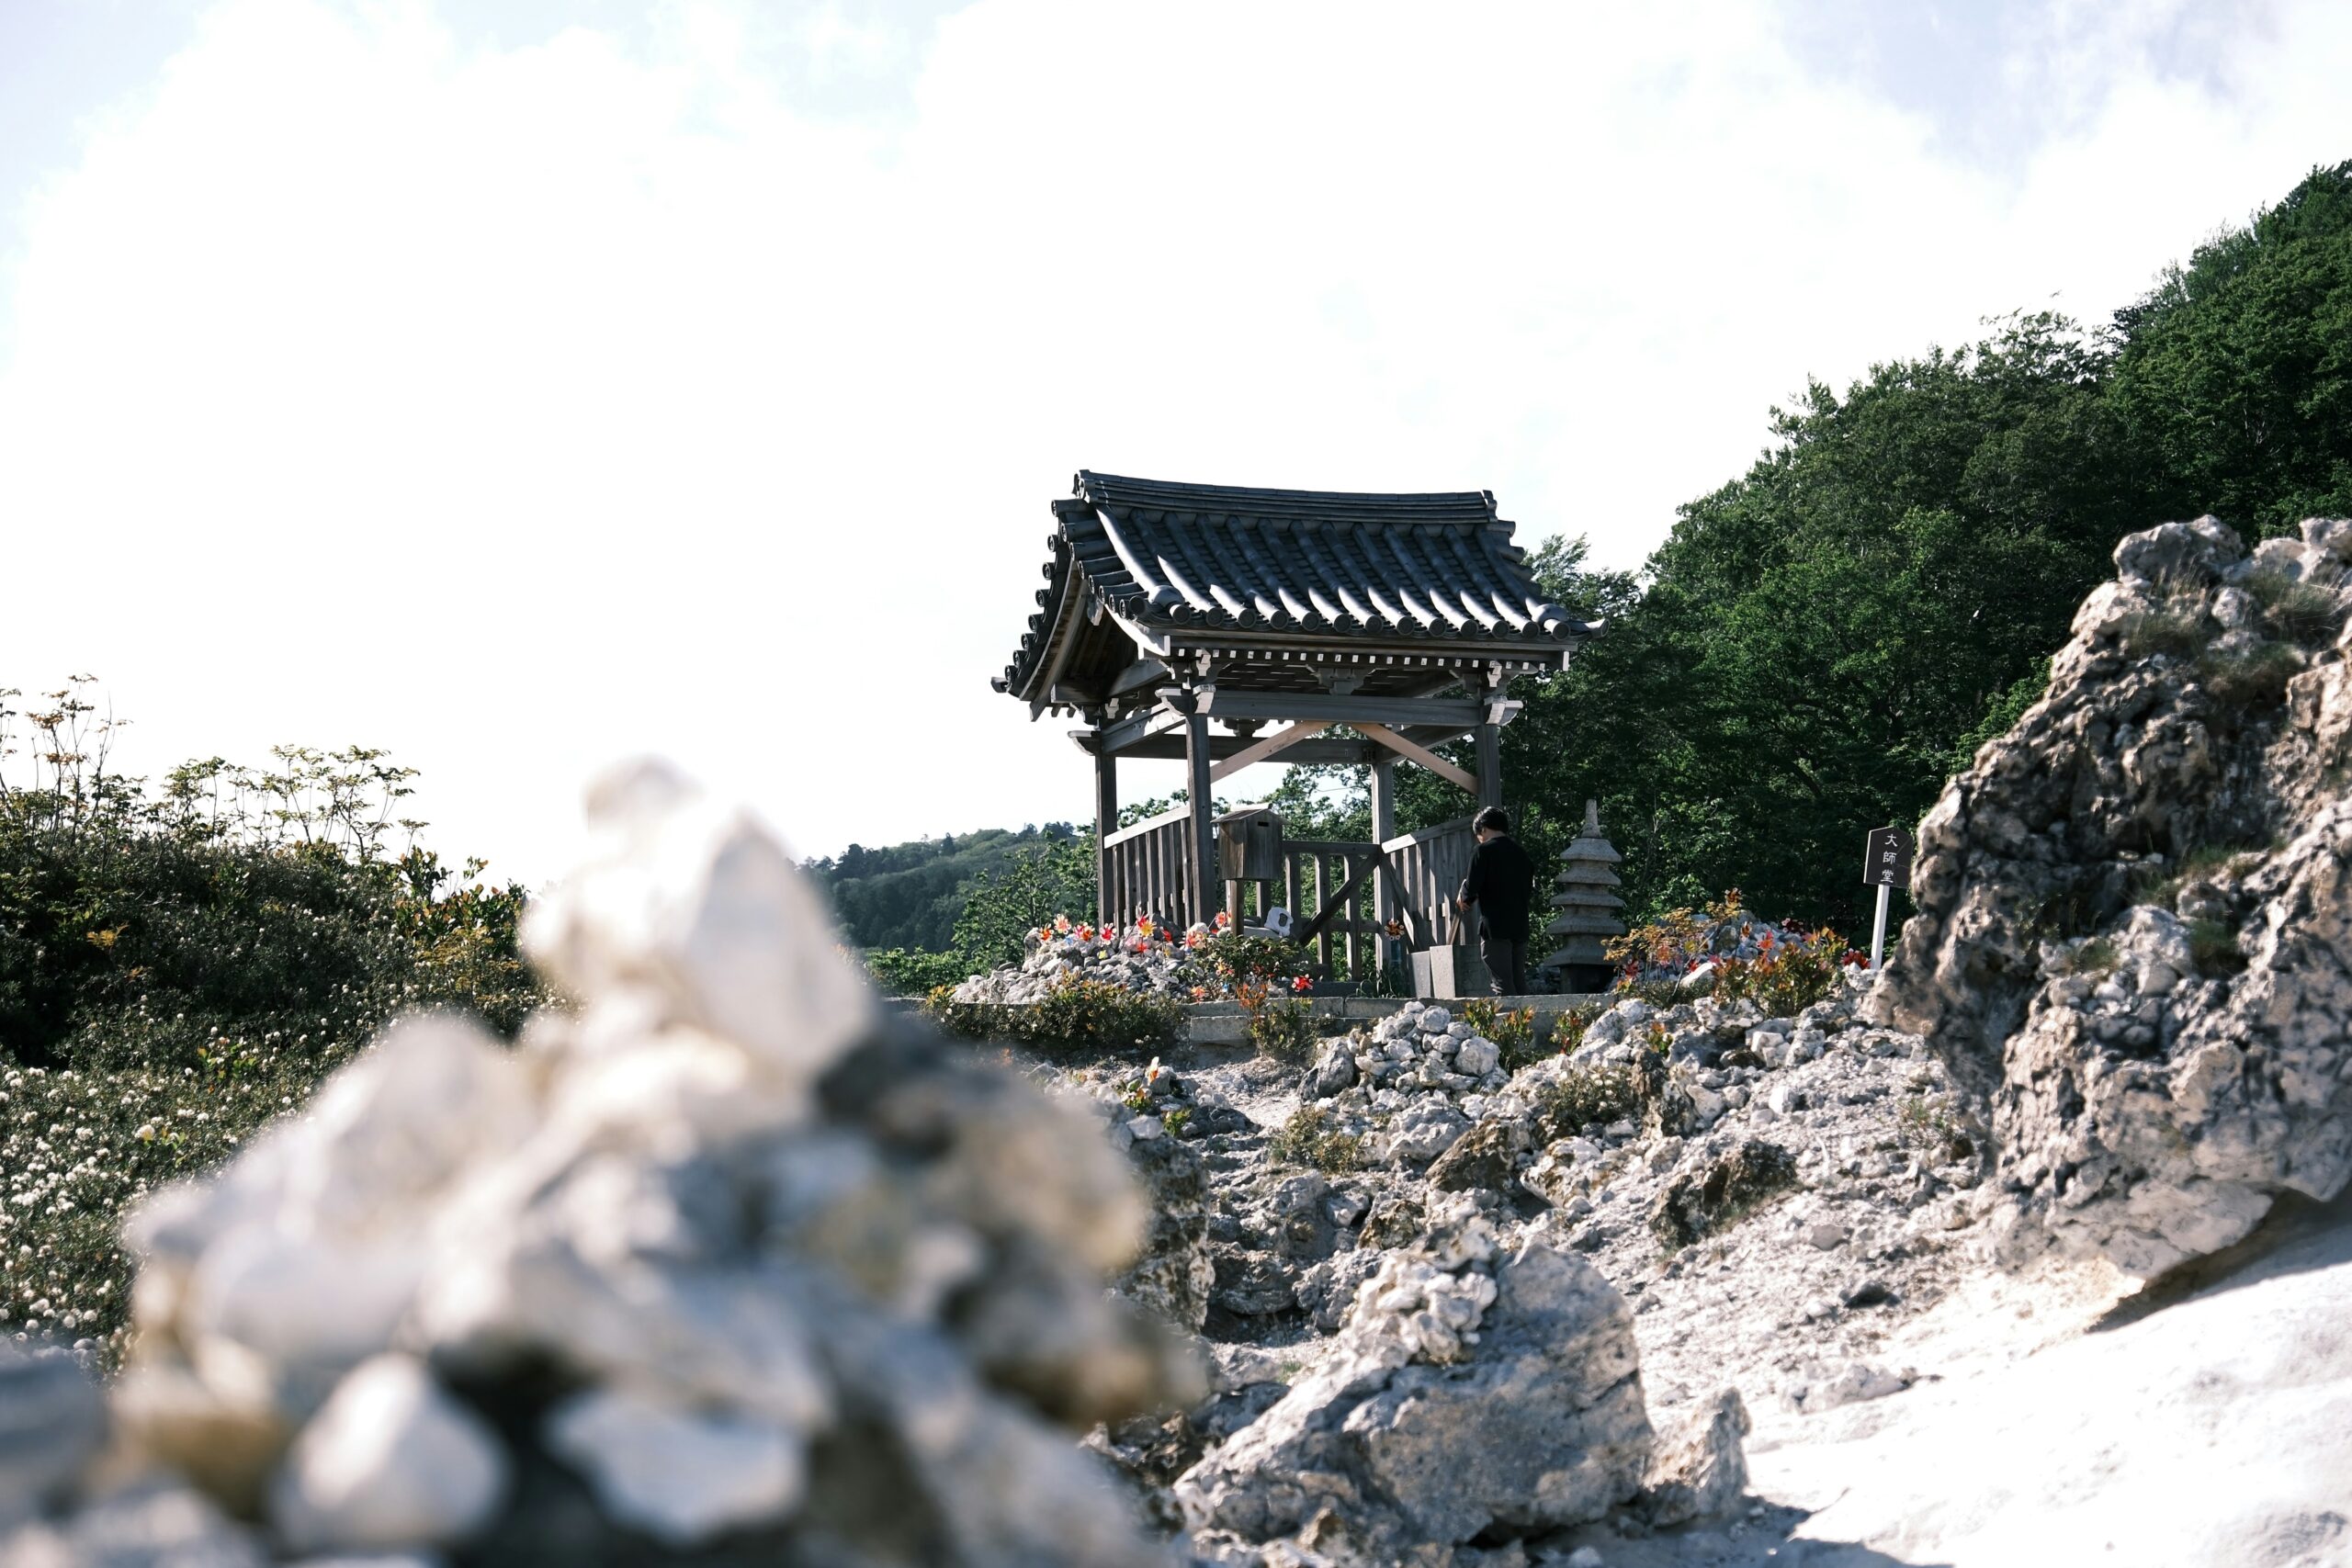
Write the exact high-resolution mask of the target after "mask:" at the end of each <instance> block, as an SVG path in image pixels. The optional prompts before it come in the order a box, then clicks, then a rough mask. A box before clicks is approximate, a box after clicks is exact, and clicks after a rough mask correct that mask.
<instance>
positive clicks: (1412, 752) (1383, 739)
mask: <svg viewBox="0 0 2352 1568" xmlns="http://www.w3.org/2000/svg"><path fill="white" fill-rule="evenodd" d="M1354 728H1355V731H1356V733H1357V734H1359V735H1361V736H1363V738H1364V739H1366V740H1372V741H1376V742H1378V743H1379V744H1380V745H1383V746H1385V747H1387V748H1388V749H1389V750H1391V751H1394V752H1396V753H1397V755H1398V756H1400V757H1403V758H1406V759H1408V760H1409V761H1415V762H1419V764H1420V765H1421V766H1423V767H1424V768H1427V769H1428V770H1429V771H1430V772H1431V773H1435V774H1436V775H1437V776H1438V777H1440V778H1442V779H1443V780H1445V781H1446V782H1447V783H1449V784H1459V785H1460V786H1461V787H1463V788H1464V789H1466V790H1468V791H1469V792H1470V793H1471V794H1472V795H1476V794H1477V793H1478V781H1477V779H1476V777H1475V776H1473V775H1471V774H1469V773H1464V772H1463V771H1462V770H1461V769H1460V768H1457V767H1455V766H1454V765H1453V763H1451V762H1449V761H1446V760H1445V759H1444V758H1442V757H1441V756H1439V755H1438V754H1437V753H1436V752H1434V751H1432V750H1429V749H1428V748H1427V747H1424V746H1416V745H1414V744H1413V743H1412V742H1411V741H1409V740H1408V739H1405V738H1404V737H1403V736H1401V735H1399V734H1397V732H1396V731H1395V730H1393V729H1391V728H1388V727H1387V726H1386V725H1385V724H1363V723H1359V724H1357V725H1355V726H1354Z"/></svg>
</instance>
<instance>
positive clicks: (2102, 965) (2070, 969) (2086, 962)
mask: <svg viewBox="0 0 2352 1568" xmlns="http://www.w3.org/2000/svg"><path fill="white" fill-rule="evenodd" d="M2120 962H2121V954H2120V953H2117V952H2116V948H2115V943H2114V942H2113V941H2112V940H2111V939H2109V938H2107V937H2098V938H2095V939H2093V940H2092V941H2089V942H2085V943H2083V945H2082V946H2080V947H2078V948H2076V949H2075V950H2074V951H2073V952H2072V953H2068V954H2066V956H2065V958H2064V961H2063V962H2062V967H2063V968H2064V970H2065V972H2066V973H2067V974H2069V975H2084V976H2100V975H2111V974H2113V973H2114V972H2115V966H2116V964H2119V963H2120Z"/></svg>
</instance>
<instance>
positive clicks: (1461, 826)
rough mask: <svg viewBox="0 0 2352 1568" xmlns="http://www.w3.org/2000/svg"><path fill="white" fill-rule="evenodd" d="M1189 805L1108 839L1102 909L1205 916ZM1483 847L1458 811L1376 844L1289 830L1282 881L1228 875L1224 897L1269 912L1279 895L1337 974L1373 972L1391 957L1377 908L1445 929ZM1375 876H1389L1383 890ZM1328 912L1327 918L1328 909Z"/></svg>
mask: <svg viewBox="0 0 2352 1568" xmlns="http://www.w3.org/2000/svg"><path fill="white" fill-rule="evenodd" d="M1191 824H1192V811H1191V808H1190V807H1177V808H1176V809H1175V810H1173V811H1165V812H1162V813H1160V814H1159V816H1157V817H1151V818H1145V819H1144V820H1143V821H1141V822H1137V823H1136V824H1135V825H1134V826H1133V827H1129V828H1123V829H1119V830H1118V831H1117V832H1115V833H1113V834H1111V835H1110V836H1109V837H1108V838H1106V839H1104V840H1103V868H1102V881H1103V899H1102V902H1103V909H1102V915H1103V919H1108V920H1115V921H1125V920H1132V919H1135V918H1136V916H1137V915H1138V914H1148V915H1150V916H1151V917H1152V919H1155V920H1163V921H1167V922H1169V923H1170V924H1171V925H1173V926H1175V927H1176V928H1177V929H1178V930H1182V929H1183V928H1184V927H1186V926H1188V925H1190V924H1192V923H1193V921H1194V920H1196V919H1206V918H1207V916H1206V914H1205V913H1195V910H1196V909H1198V908H1199V906H1198V904H1197V903H1196V902H1195V901H1194V898H1193V888H1192V886H1191V880H1192V879H1191V877H1190V876H1189V874H1187V869H1186V865H1185V846H1186V843H1187V835H1188V834H1189V833H1190V831H1191ZM1476 847H1477V844H1476V839H1475V838H1474V837H1473V835H1472V834H1471V831H1470V819H1469V818H1466V817H1465V818H1460V819H1458V820H1456V821H1453V822H1442V823H1440V824H1439V825H1438V826H1436V827H1434V828H1424V829H1421V830H1420V831H1419V832H1418V833H1407V834H1405V835H1404V836H1402V837H1401V838H1396V839H1391V840H1388V841H1387V842H1386V843H1384V844H1380V845H1376V846H1375V845H1374V844H1371V843H1358V842H1355V841H1353V840H1340V839H1285V840H1283V875H1282V878H1281V880H1280V881H1279V882H1229V883H1227V884H1226V885H1225V886H1224V888H1223V889H1222V890H1221V891H1222V893H1223V895H1224V897H1223V898H1222V899H1221V900H1220V902H1222V904H1223V905H1224V907H1225V908H1228V909H1230V910H1231V911H1232V913H1233V916H1234V918H1235V919H1239V920H1247V921H1251V922H1256V921H1260V920H1262V919H1265V916H1266V911H1267V910H1268V909H1269V908H1272V906H1273V905H1275V904H1280V905H1282V906H1283V908H1287V909H1288V910H1290V912H1291V915H1292V917H1293V919H1295V921H1296V927H1295V929H1296V930H1297V931H1299V932H1300V933H1302V935H1303V937H1304V938H1305V940H1306V942H1308V943H1309V945H1311V946H1312V947H1313V948H1314V949H1315V953H1316V961H1317V963H1319V964H1321V965H1322V966H1323V968H1324V971H1325V972H1326V973H1327V974H1329V975H1331V976H1335V977H1342V976H1344V977H1351V978H1354V979H1358V980H1364V979H1369V978H1371V977H1372V976H1373V975H1374V974H1375V973H1376V972H1377V971H1378V969H1379V967H1380V965H1381V964H1382V963H1383V961H1384V959H1385V956H1387V955H1386V954H1385V953H1384V948H1383V943H1382V938H1383V936H1384V934H1385V931H1384V928H1383V922H1382V920H1381V919H1380V915H1379V911H1380V910H1381V909H1382V908H1397V909H1398V910H1399V911H1402V912H1405V914H1406V919H1408V923H1410V924H1412V925H1413V926H1414V927H1415V929H1416V931H1419V932H1420V933H1421V934H1420V935H1419V941H1422V942H1427V941H1429V940H1433V939H1435V938H1436V937H1438V936H1440V935H1442V932H1443V931H1444V930H1445V911H1446V910H1447V909H1449V908H1451V907H1452V905H1453V895H1454V890H1455V889H1456V888H1457V887H1459V886H1461V883H1462V878H1463V875H1464V874H1465V873H1466V872H1467V871H1468V870H1469V868H1470V854H1471V852H1472V851H1473V850H1474V849H1476ZM1375 878H1377V879H1378V880H1379V881H1385V883H1386V884H1387V887H1386V889H1385V895H1386V896H1385V897H1382V896H1381V894H1382V890H1380V889H1379V888H1377V887H1376V886H1375ZM1327 910H1328V911H1329V918H1326V917H1325V911H1327Z"/></svg>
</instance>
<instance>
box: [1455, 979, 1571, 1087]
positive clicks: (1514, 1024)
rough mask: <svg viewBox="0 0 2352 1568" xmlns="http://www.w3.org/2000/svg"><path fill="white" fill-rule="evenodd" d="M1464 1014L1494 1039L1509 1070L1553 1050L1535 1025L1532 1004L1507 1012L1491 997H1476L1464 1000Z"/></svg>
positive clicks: (1540, 1057) (1515, 1068) (1480, 1030)
mask: <svg viewBox="0 0 2352 1568" xmlns="http://www.w3.org/2000/svg"><path fill="white" fill-rule="evenodd" d="M1462 1018H1463V1021H1464V1022H1465V1023H1467V1024H1469V1026H1470V1027H1471V1028H1472V1029H1475V1030H1476V1031H1477V1032H1479V1033H1480V1034H1482V1035H1484V1036H1485V1037H1486V1038H1487V1039H1488V1040H1491V1041H1493V1042H1494V1043H1495V1046H1496V1048H1497V1049H1498V1050H1499V1051H1500V1052H1501V1053H1502V1063H1503V1066H1504V1067H1505V1068H1506V1069H1507V1070H1509V1071H1511V1072H1517V1071H1518V1070H1519V1069H1520V1068H1521V1067H1523V1066H1527V1065H1528V1064H1529V1063H1531V1062H1539V1061H1542V1060H1543V1059H1544V1057H1545V1056H1548V1055H1551V1054H1552V1052H1551V1049H1550V1047H1548V1046H1547V1045H1546V1044H1545V1043H1544V1040H1543V1038H1542V1036H1541V1034H1540V1032H1538V1031H1537V1029H1536V1027H1535V1010H1534V1009H1533V1008H1532V1007H1526V1008H1520V1009H1517V1010H1513V1011H1509V1012H1506V1011H1505V1010H1503V1009H1502V1008H1501V1007H1500V1006H1499V1005H1498V1003H1497V1002H1496V1001H1495V999H1494V998H1492V997H1474V998H1471V999H1470V1000H1468V1001H1466V1002H1464V1003H1463V1004H1462Z"/></svg>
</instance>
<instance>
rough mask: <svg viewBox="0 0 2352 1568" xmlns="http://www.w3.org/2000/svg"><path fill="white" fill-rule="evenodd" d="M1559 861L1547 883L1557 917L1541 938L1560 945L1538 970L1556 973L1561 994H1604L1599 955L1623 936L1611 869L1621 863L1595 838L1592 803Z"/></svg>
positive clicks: (1606, 967) (1606, 976)
mask: <svg viewBox="0 0 2352 1568" xmlns="http://www.w3.org/2000/svg"><path fill="white" fill-rule="evenodd" d="M1560 859H1561V861H1562V862H1563V865H1562V868H1561V871H1560V874H1559V875H1557V876H1556V877H1555V878H1553V884H1554V886H1555V892H1554V893H1553V895H1552V908H1555V909H1557V910H1559V911H1560V913H1559V915H1558V917H1557V918H1556V919H1554V920H1553V921H1552V923H1551V924H1550V925H1548V926H1545V927H1544V935H1546V936H1554V937H1565V938H1566V941H1565V942H1562V943H1561V944H1560V950H1559V951H1558V952H1557V953H1553V954H1552V955H1551V956H1550V957H1549V958H1546V959H1544V962H1543V964H1542V965H1541V966H1542V967H1543V968H1545V969H1557V970H1559V971H1560V988H1561V989H1562V990H1564V991H1601V990H1606V989H1608V988H1609V980H1610V972H1611V965H1610V963H1609V955H1608V953H1606V952H1605V951H1604V949H1605V948H1606V947H1607V945H1608V942H1609V939H1610V938H1611V937H1613V936H1623V935H1624V934H1625V922H1624V921H1623V919H1620V918H1619V915H1620V911H1622V910H1623V908H1625V900H1623V898H1620V897H1617V894H1616V887H1617V873H1616V871H1615V869H1614V868H1615V866H1616V865H1617V863H1619V862H1620V861H1622V860H1623V859H1624V857H1623V855H1621V854H1619V853H1618V852H1616V850H1615V849H1614V848H1612V847H1611V845H1610V842H1609V840H1606V839H1604V838H1602V837H1601V836H1600V805H1599V803H1598V802H1595V801H1590V800H1588V801H1586V802H1585V803H1584V831H1583V832H1581V833H1579V834H1577V837H1576V839H1575V840H1574V841H1572V842H1571V843H1570V844H1569V845H1568V847H1567V848H1566V849H1565V850H1562V851H1561V852H1560Z"/></svg>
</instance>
